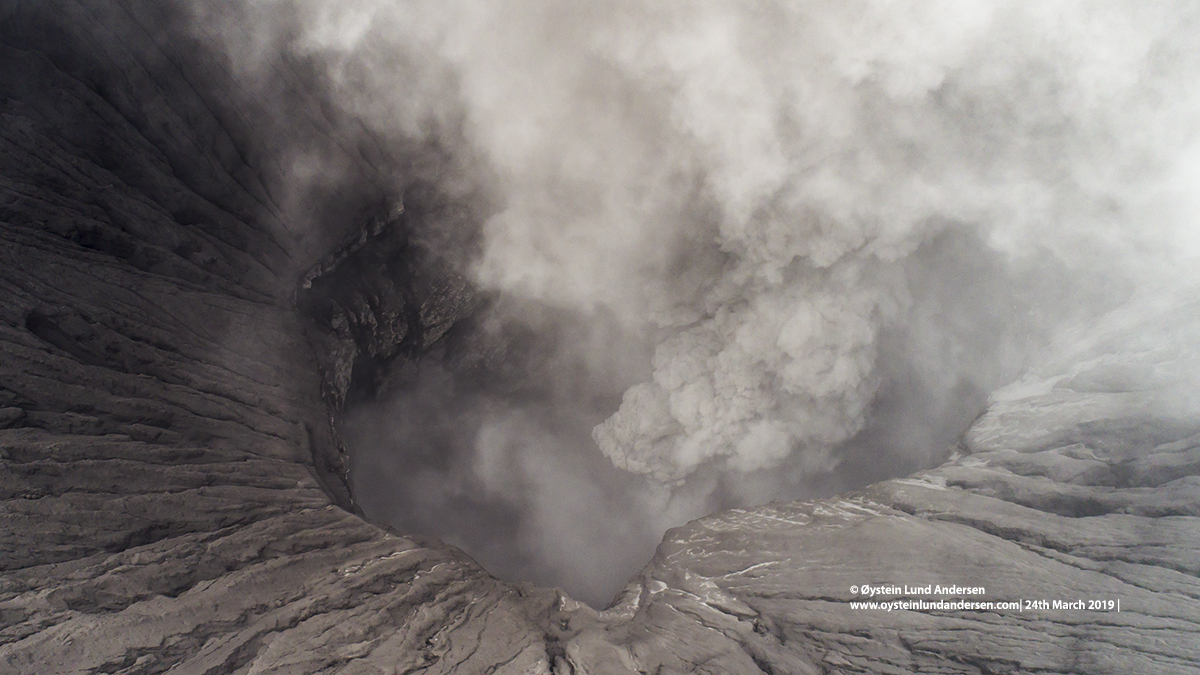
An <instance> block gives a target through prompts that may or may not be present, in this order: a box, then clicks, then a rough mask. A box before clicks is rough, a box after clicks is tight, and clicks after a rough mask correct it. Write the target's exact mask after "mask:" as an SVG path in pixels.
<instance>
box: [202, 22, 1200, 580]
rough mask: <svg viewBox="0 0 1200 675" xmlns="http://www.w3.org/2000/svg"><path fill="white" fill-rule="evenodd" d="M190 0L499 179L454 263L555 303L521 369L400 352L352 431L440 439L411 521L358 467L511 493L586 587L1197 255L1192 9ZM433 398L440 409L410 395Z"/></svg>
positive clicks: (771, 491) (435, 505)
mask: <svg viewBox="0 0 1200 675" xmlns="http://www.w3.org/2000/svg"><path fill="white" fill-rule="evenodd" d="M197 12H198V15H199V18H198V20H197V25H201V26H205V28H204V29H202V32H205V31H207V34H209V35H210V36H213V37H215V38H218V39H220V40H222V41H223V42H224V44H225V45H226V50H227V53H229V54H230V59H231V63H233V64H234V67H235V68H237V69H239V72H242V73H243V74H244V76H245V77H247V78H253V77H254V76H255V64H256V63H257V61H258V59H259V58H260V55H261V54H262V53H264V52H270V51H272V50H290V51H291V52H293V53H296V54H300V55H304V56H305V57H306V58H308V59H310V61H311V62H312V63H314V64H317V65H318V66H319V67H320V68H322V69H323V71H322V72H323V76H324V77H325V78H326V79H327V81H328V83H329V88H330V97H329V98H330V100H331V101H333V102H335V104H336V105H337V106H338V108H339V109H340V111H341V113H342V114H343V115H344V116H345V118H346V119H351V120H353V121H354V123H355V124H357V125H361V127H362V128H363V129H365V130H368V131H369V133H370V134H372V135H374V136H377V137H381V138H388V139H396V140H405V141H406V142H411V143H412V144H414V145H416V146H419V145H420V144H422V143H426V144H427V143H429V142H431V139H432V140H433V141H436V142H437V143H439V144H440V145H441V146H443V147H446V148H448V150H447V152H448V155H449V156H451V157H452V158H453V161H451V162H449V163H446V164H443V165H439V168H438V170H437V172H436V174H435V175H433V176H432V178H431V179H432V180H436V181H438V182H439V183H440V184H442V185H444V186H448V187H447V189H448V190H451V191H454V190H460V191H461V190H466V189H467V188H466V187H463V186H470V189H477V188H480V186H482V189H485V190H486V191H487V192H488V193H489V194H492V195H495V196H496V204H497V206H496V208H495V209H494V212H493V213H491V215H490V216H489V217H487V219H486V220H485V221H484V222H482V223H481V225H480V228H481V229H480V232H479V242H480V243H479V250H478V251H477V253H475V254H473V255H472V256H470V257H469V260H467V261H466V262H464V263H463V265H464V271H465V272H467V273H469V275H470V276H471V278H472V279H473V280H474V282H475V283H476V284H477V285H478V286H479V287H480V288H482V289H485V290H486V291H488V292H491V293H494V294H496V295H497V296H498V297H501V298H505V299H507V300H506V301H505V302H502V303H499V304H497V305H496V308H495V309H494V310H492V312H493V315H492V316H493V318H494V319H495V321H497V322H499V324H503V325H507V326H511V325H523V326H526V327H533V328H535V329H537V330H538V331H542V332H543V333H544V334H549V333H554V331H555V330H559V333H556V334H555V335H557V337H543V338H542V342H541V344H542V345H543V347H544V348H545V349H547V350H549V353H550V356H547V357H546V358H545V359H544V360H543V362H542V363H543V364H544V365H543V367H542V370H539V371H537V374H533V373H526V374H524V375H516V376H513V377H515V378H516V379H517V380H520V382H521V387H523V389H522V390H523V391H525V392H526V393H527V394H528V397H527V398H526V399H522V400H519V401H518V400H515V399H513V398H512V397H506V396H502V395H499V394H497V393H495V392H494V391H482V390H480V391H472V390H470V389H469V387H467V389H465V390H464V387H466V386H467V385H465V384H463V383H462V382H455V381H450V380H447V379H446V378H445V377H442V376H438V377H432V376H429V377H426V378H425V379H422V378H416V379H414V380H413V381H414V382H415V383H416V384H415V385H414V387H415V388H412V389H410V390H408V393H406V394H404V395H402V396H400V397H399V398H398V399H395V400H393V401H391V402H390V403H386V402H381V403H379V404H377V407H375V408H371V410H373V411H374V412H373V413H371V414H368V413H366V412H364V413H362V414H361V415H360V416H359V417H355V418H354V419H359V420H360V425H361V426H360V427H359V431H358V432H354V431H353V430H352V431H351V432H350V435H351V436H354V435H355V433H358V434H359V437H360V440H361V442H362V443H363V444H365V445H367V446H371V447H375V448H383V447H394V446H407V447H417V446H422V445H425V446H428V444H429V442H431V441H430V439H440V440H439V441H438V443H440V444H441V445H439V447H441V448H442V450H440V451H439V452H441V453H442V459H439V460H437V461H438V462H441V464H440V465H439V466H440V467H441V468H439V469H437V470H431V472H424V473H422V472H421V471H417V470H415V469H414V470H413V472H412V473H407V474H405V475H407V476H408V478H403V479H400V480H401V482H402V483H404V484H405V485H406V486H407V487H406V488H405V490H406V491H420V490H422V489H424V490H426V491H427V495H426V497H422V499H427V501H429V503H427V504H424V505H423V506H421V507H420V508H423V509H425V510H426V515H423V516H422V515H412V513H414V511H413V510H412V509H411V508H409V507H413V506H414V504H416V500H417V498H415V497H412V496H409V497H394V496H393V497H388V496H378V497H371V496H368V495H365V494H363V492H362V491H361V490H360V492H359V497H360V499H361V500H362V501H363V502H364V504H366V505H367V508H368V511H369V512H370V510H371V508H372V507H371V506H370V504H371V503H372V502H375V503H377V504H384V503H387V504H388V505H389V506H386V507H383V506H380V507H378V509H379V510H380V511H387V512H389V513H393V514H394V515H393V517H394V518H396V519H398V520H400V521H403V522H405V523H407V525H408V526H411V527H433V524H432V523H433V521H435V520H438V519H439V518H441V519H449V520H457V519H458V515H457V511H456V509H459V508H460V507H461V508H466V507H465V506H463V505H462V504H461V503H460V502H461V500H459V501H456V499H458V497H455V496H454V495H459V496H461V495H463V494H467V493H469V494H471V495H474V496H473V497H472V499H474V500H475V502H476V503H475V504H474V506H472V507H471V508H485V509H486V508H491V509H496V508H500V507H501V506H502V507H503V508H507V509H510V510H511V511H512V512H513V513H514V514H515V515H514V516H513V518H511V519H507V521H506V522H507V523H508V524H507V525H506V526H505V527H506V528H508V529H505V528H500V529H499V530H495V529H493V532H494V534H493V535H487V534H483V535H479V536H480V537H482V538H483V539H485V540H487V541H488V542H490V543H488V546H493V545H494V546H496V547H500V548H503V547H504V546H506V545H507V546H515V547H517V549H519V550H520V551H524V552H526V553H529V552H532V553H530V554H531V555H536V556H541V558H540V560H542V562H540V563H537V564H534V563H528V561H526V562H521V563H515V562H511V561H510V562H508V563H504V562H501V563H500V564H499V567H500V568H505V569H497V568H496V567H493V568H492V569H494V571H497V572H498V573H501V574H504V573H505V572H506V571H507V570H513V569H516V568H522V569H527V568H529V566H530V565H532V566H533V567H538V566H539V565H540V568H539V569H540V570H541V571H540V572H536V573H534V576H538V580H539V581H545V580H547V579H548V580H551V581H554V580H559V581H561V580H562V579H565V578H567V577H570V578H571V579H572V580H573V581H572V582H571V583H572V584H575V587H576V588H581V587H582V586H580V584H584V585H586V584H585V582H583V581H579V579H582V578H584V577H588V575H592V576H593V577H595V576H596V575H603V572H602V571H601V570H605V569H609V568H611V567H613V566H622V567H621V568H622V570H627V571H631V570H632V568H633V567H636V565H637V564H640V562H642V561H644V560H645V558H646V557H647V556H648V555H649V548H648V547H652V546H653V542H654V541H656V540H657V537H658V536H659V535H660V534H661V532H662V530H663V529H665V528H666V527H669V526H671V525H673V524H677V523H678V522H680V519H686V518H689V517H694V516H697V515H700V514H701V513H703V512H704V511H706V510H708V509H712V508H720V507H726V506H732V505H738V504H747V503H754V502H759V501H763V500H767V499H772V498H778V497H799V496H816V495H820V494H829V493H832V492H835V491H837V490H840V489H844V488H846V487H851V486H854V485H860V484H862V483H864V482H868V481H870V480H875V479H878V478H883V477H886V476H887V475H895V474H897V473H903V472H906V471H911V470H913V469H915V468H919V467H921V466H926V465H929V464H931V463H936V462H937V461H939V460H940V459H942V458H943V457H944V456H945V453H946V448H947V445H948V444H950V443H952V442H954V440H955V436H956V435H957V434H958V433H961V431H962V430H963V428H965V425H966V424H967V423H969V421H970V419H971V417H972V416H973V415H975V414H977V413H978V412H979V410H980V409H981V407H982V405H983V403H984V400H985V398H986V396H987V393H988V392H989V391H991V390H992V389H994V388H996V387H998V386H1001V385H1003V384H1005V383H1007V382H1008V381H1010V380H1011V379H1013V378H1014V377H1015V376H1016V375H1017V374H1019V372H1020V371H1021V369H1022V368H1024V367H1025V366H1026V365H1027V363H1028V362H1029V360H1030V359H1031V358H1032V357H1033V355H1034V354H1037V353H1039V350H1043V349H1046V348H1047V345H1049V344H1050V343H1051V337H1052V336H1053V335H1055V334H1057V333H1058V332H1060V331H1062V330H1063V329H1066V328H1070V327H1077V326H1079V325H1082V324H1084V323H1085V322H1086V321H1088V320H1090V318H1092V317H1095V316H1097V315H1099V314H1100V313H1102V312H1104V311H1106V310H1107V309H1110V308H1112V307H1114V306H1116V305H1118V304H1120V303H1122V302H1125V301H1127V300H1128V299H1130V298H1133V297H1137V296H1139V294H1153V293H1156V292H1159V291H1161V290H1163V289H1169V288H1171V287H1174V286H1176V285H1177V284H1179V283H1180V281H1181V280H1182V279H1193V278H1194V277H1195V272H1193V271H1192V270H1193V269H1196V267H1195V262H1196V254H1197V253H1198V252H1200V234H1198V233H1200V227H1198V225H1200V223H1197V222H1196V217H1197V216H1196V214H1197V206H1198V204H1197V203H1196V200H1197V198H1196V196H1195V195H1197V194H1200V191H1198V189H1197V188H1200V144H1198V140H1200V139H1198V137H1197V125H1198V123H1200V115H1197V113H1198V112H1200V97H1198V93H1200V92H1198V91H1197V85H1198V83H1200V78H1197V77H1196V75H1197V73H1200V68H1198V66H1200V63H1197V60H1198V59H1200V52H1197V51H1196V50H1195V48H1194V36H1195V35H1196V34H1197V29H1200V25H1198V22H1200V16H1198V10H1197V9H1196V8H1195V7H1194V6H1192V5H1191V4H1190V3H1184V2H1166V1H1164V2H1132V1H1130V2H1124V1H1115V0H1114V1H1106V2H1082V1H1072V0H1050V1H1046V0H1040V1H1038V2H1027V1H1023V0H1022V1H1017V0H1013V1H1002V0H994V1H983V0H979V1H969V2H963V1H955V2H951V1H949V0H944V1H943V0H938V1H925V2H909V1H900V2H881V1H866V0H864V1H859V2H816V1H814V2H794V3H785V2H756V3H742V2H733V1H731V0H705V1H702V2H696V3H686V4H671V3H653V2H645V1H643V0H596V1H594V2H588V3H560V2H550V1H548V0H520V1H509V2H491V3H488V2H479V1H476V0H448V1H439V2H431V1H428V2H427V1H423V0H413V1H409V2H384V1H383V0H340V1H339V2H326V1H324V0H268V1H263V2H253V3H247V4H244V5H241V6H239V7H238V9H236V10H223V11H222V12H221V13H214V12H213V11H211V10H210V11H207V12H200V11H199V10H197ZM298 189H300V188H298ZM563 326H566V328H563ZM564 331H565V332H564ZM568 333H569V334H570V337H569V338H564V337H562V335H563V334H568ZM613 335H619V336H620V337H619V339H617V338H614V339H597V336H601V337H603V336H610V337H611V336H613ZM546 364H548V365H546ZM614 364H620V365H619V366H614ZM434 370H437V368H434ZM426 375H428V373H426ZM430 377H432V379H430ZM452 379H453V378H451V380H452ZM521 387H518V388H521ZM529 392H532V393H529ZM423 400H424V401H426V402H425V403H422V402H421V401H423ZM429 400H437V401H441V403H440V404H439V405H438V406H436V407H437V409H438V410H440V411H443V412H441V413H438V415H443V414H444V415H448V416H449V417H447V418H446V419H447V420H448V421H446V422H445V424H442V423H441V422H439V423H437V424H434V425H433V426H432V427H431V426H428V425H427V426H421V425H420V424H418V423H417V422H415V421H413V420H416V419H420V418H421V414H419V413H418V412H417V408H420V406H422V405H427V403H428V401H429ZM447 411H448V412H447ZM368 417H369V418H370V420H369V421H362V420H365V419H366V418H368ZM428 417H429V416H428V415H425V418H428ZM397 420H403V421H397ZM438 425H441V426H440V427H439V426H438ZM433 427H438V428H433ZM451 428H453V429H454V431H453V433H451V432H450V431H448V429H451ZM439 429H440V430H439ZM581 429H582V431H581ZM388 439H391V440H390V441H389V440H388ZM365 452H366V454H365V455H360V460H359V461H360V465H359V466H360V467H362V466H374V467H376V468H378V467H380V466H383V465H385V464H388V462H392V463H393V464H395V466H397V467H399V466H401V465H402V460H399V459H382V458H381V457H383V456H385V455H387V453H386V452H384V451H383V450H378V451H370V450H368V451H365ZM372 453H374V454H372ZM410 457H411V456H410ZM446 457H450V459H446ZM597 457H603V458H606V459H607V462H608V463H609V464H610V465H611V466H608V468H607V469H603V470H601V469H598V468H597V465H596V463H595V459H596V458H597ZM417 461H418V464H420V460H417ZM431 461H432V460H431ZM613 467H615V468H617V469H620V470H621V471H610V470H609V469H612V468H613ZM397 470H398V471H399V469H397ZM417 474H420V475H421V476H423V477H422V478H421V479H420V481H417V480H416V479H415V478H413V476H415V475H417ZM629 474H633V476H632V478H636V480H632V479H631V477H630V476H629ZM405 481H407V482H405ZM375 482H377V481H374V480H373V479H369V478H363V479H360V483H361V484H363V485H366V484H374V483H375ZM421 486H425V487H421ZM372 489H379V490H384V489H386V488H383V487H381V486H377V488H372ZM439 494H440V495H443V497H437V495H439ZM429 495H433V496H429ZM389 500H391V501H389ZM467 501H471V500H467ZM572 503H574V506H572V507H570V508H564V505H566V504H572ZM456 504H457V506H456ZM580 505H583V506H582V507H580ZM405 509H408V510H407V511H405ZM417 510H418V511H419V510H420V509H417ZM401 511H403V512H405V513H408V514H409V515H407V516H405V515H402V514H399V512H401ZM450 512H454V513H455V515H453V516H447V515H446V514H448V513H450ZM439 514H441V515H439ZM405 519H407V520H405ZM468 520H469V519H468ZM614 522H615V523H623V524H622V525H620V526H614V525H613V523H614ZM463 528H464V529H470V527H468V526H467V525H463ZM485 529H486V528H485ZM510 530H511V531H510ZM496 532H499V533H500V534H496ZM568 534H570V535H571V536H569V537H568ZM489 536H490V537H491V538H490V539H489V538H488V537H489ZM464 541H465V540H464ZM505 541H508V542H516V543H515V544H505ZM647 542H649V543H647ZM560 543H561V546H560V545H559V544H560ZM463 545H464V547H466V548H467V549H468V550H469V551H471V547H470V545H469V543H464V544H463ZM485 548H486V547H485ZM567 549H570V550H571V551H573V552H572V553H564V550H567ZM552 551H553V552H555V553H553V554H552V553H550V552H552ZM472 552H473V553H474V554H476V555H477V556H479V557H480V559H481V560H482V561H483V562H484V564H485V565H487V564H488V560H487V559H486V558H487V557H488V555H487V554H480V553H477V552H474V551H472ZM510 553H511V551H510ZM505 555H508V554H499V553H497V554H496V555H494V556H493V558H494V559H495V560H498V561H500V560H502V559H504V556H505ZM546 556H550V557H546ZM554 556H558V557H557V558H555V557H554ZM510 557H511V556H510ZM522 566H524V567H522ZM565 570H571V571H570V572H566V571H565ZM627 571H626V572H622V573H621V574H617V575H611V574H610V575H608V576H610V577H613V578H617V580H618V581H619V578H624V577H625V576H627ZM523 573H524V572H523ZM539 575H540V576H539ZM589 578H590V577H589ZM612 583H615V582H610V581H606V582H605V584H601V585H600V586H603V588H601V587H599V586H597V587H588V588H587V589H586V591H584V592H583V593H584V594H585V595H586V596H587V597H588V598H589V599H590V600H594V599H595V598H600V597H602V596H603V594H604V592H605V591H607V592H609V593H611V592H612V591H613V590H615V586H612V585H611V584H612Z"/></svg>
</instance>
